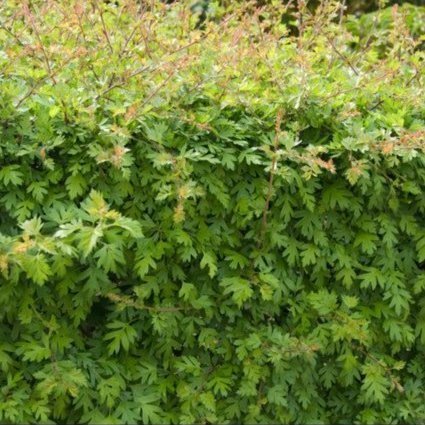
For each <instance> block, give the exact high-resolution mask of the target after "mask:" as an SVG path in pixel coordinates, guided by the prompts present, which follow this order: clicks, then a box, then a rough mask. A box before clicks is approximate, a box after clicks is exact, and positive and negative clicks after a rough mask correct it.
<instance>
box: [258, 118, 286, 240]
mask: <svg viewBox="0 0 425 425" xmlns="http://www.w3.org/2000/svg"><path fill="white" fill-rule="evenodd" d="M281 123H282V110H279V111H278V113H277V117H276V124H275V136H274V143H273V148H274V151H273V156H272V165H271V170H270V176H269V184H268V189H267V197H266V203H265V205H264V209H263V217H262V220H261V234H260V240H259V246H261V245H262V243H263V241H264V236H265V234H266V230H267V214H268V212H269V207H270V200H271V197H272V193H273V180H274V175H275V173H276V168H277V149H278V147H279V136H280V126H281Z"/></svg>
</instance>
